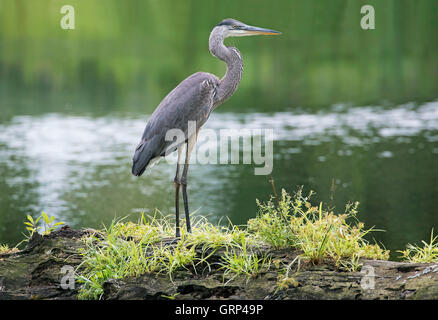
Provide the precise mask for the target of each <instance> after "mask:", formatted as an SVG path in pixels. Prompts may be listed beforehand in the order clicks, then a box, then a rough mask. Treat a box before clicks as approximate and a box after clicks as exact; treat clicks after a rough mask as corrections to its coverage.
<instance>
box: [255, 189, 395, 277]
mask: <svg viewBox="0 0 438 320" xmlns="http://www.w3.org/2000/svg"><path fill="white" fill-rule="evenodd" d="M311 196H312V192H311V193H309V195H308V196H303V194H302V189H301V188H300V189H299V190H298V191H297V192H296V194H295V196H294V197H293V198H292V197H291V196H290V195H289V194H288V193H287V192H286V191H285V190H282V193H281V198H280V199H277V203H274V201H273V198H271V200H269V201H268V202H267V203H260V202H258V206H259V213H258V216H257V218H255V219H251V220H249V221H248V229H249V231H250V232H252V233H254V234H255V235H256V237H258V238H260V239H261V240H262V241H263V242H267V243H269V244H270V245H272V246H273V247H274V248H287V247H293V248H296V249H298V250H299V251H301V252H302V253H301V257H302V258H303V259H306V260H308V261H310V262H311V263H313V264H316V263H319V262H321V261H323V260H325V259H331V260H333V261H334V262H335V265H336V266H337V267H340V268H345V269H347V270H349V271H354V270H357V269H358V268H359V266H360V264H359V258H368V259H382V260H386V259H388V258H389V251H387V250H384V249H382V248H380V247H379V246H378V245H377V244H374V245H372V244H369V243H368V242H367V241H366V240H365V239H364V236H365V235H366V234H368V233H369V232H371V231H375V230H374V229H373V228H371V229H364V224H363V223H361V222H358V223H357V224H356V225H350V224H349V223H347V219H350V218H352V219H356V214H357V207H358V203H354V204H347V206H346V209H345V212H344V213H343V214H339V215H336V214H335V213H333V212H332V211H331V209H328V210H323V206H322V203H320V204H319V206H313V205H312V204H311V203H310V198H311Z"/></svg>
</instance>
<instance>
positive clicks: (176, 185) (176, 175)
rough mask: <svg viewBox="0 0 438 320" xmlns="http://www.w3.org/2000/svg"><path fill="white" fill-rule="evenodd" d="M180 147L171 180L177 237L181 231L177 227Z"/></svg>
mask: <svg viewBox="0 0 438 320" xmlns="http://www.w3.org/2000/svg"><path fill="white" fill-rule="evenodd" d="M182 147H183V146H181V147H179V148H178V160H177V163H176V173H175V179H174V180H173V182H174V185H175V218H176V219H175V230H176V237H177V238H179V237H180V236H181V232H180V229H179V186H180V185H181V180H180V179H179V164H180V159H181V153H182Z"/></svg>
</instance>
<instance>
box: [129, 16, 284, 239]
mask: <svg viewBox="0 0 438 320" xmlns="http://www.w3.org/2000/svg"><path fill="white" fill-rule="evenodd" d="M262 34H265V35H277V34H280V32H278V31H274V30H269V29H264V28H258V27H253V26H249V25H246V24H244V23H242V22H240V21H237V20H234V19H225V20H223V21H222V22H220V23H219V24H218V25H216V26H215V27H214V28H213V30H212V32H211V34H210V39H209V48H210V52H211V54H212V55H213V56H215V57H217V58H219V59H220V60H222V61H224V62H225V63H226V64H227V72H226V73H225V76H224V77H223V78H222V79H219V78H218V77H216V76H215V75H213V74H210V73H206V72H197V73H195V74H192V75H191V76H189V77H188V78H186V79H185V80H183V81H182V82H181V83H180V84H179V85H178V86H177V87H176V88H175V89H173V90H172V91H171V92H170V93H169V94H168V95H167V96H166V97H165V98H164V99H163V101H161V103H160V104H159V105H158V107H157V108H156V109H155V111H154V112H153V114H152V115H151V117H150V119H149V121H148V123H147V124H146V128H145V130H144V133H143V136H142V138H141V141H140V143H139V145H138V146H137V148H136V149H135V154H134V157H133V164H132V174H133V175H135V176H141V175H142V174H143V172H144V171H145V170H146V168H148V167H150V166H152V165H153V164H154V163H155V162H156V161H157V160H159V159H160V158H161V157H163V156H165V155H167V154H169V151H170V152H173V151H176V150H178V161H177V165H176V174H175V179H174V184H175V214H176V237H177V238H178V237H180V227H179V188H180V185H182V194H183V200H184V211H185V215H186V225H187V231H188V232H191V227H190V217H189V207H188V202H187V171H188V169H189V160H190V153H191V151H192V149H193V146H194V145H195V142H196V136H197V134H198V132H199V129H200V128H201V126H202V125H203V124H204V123H205V122H206V121H207V119H208V117H209V116H210V113H211V112H212V111H213V110H214V109H215V108H216V107H217V106H219V105H220V104H222V103H223V102H225V101H226V100H227V99H228V98H229V97H230V96H231V95H232V94H233V93H234V92H235V91H236V89H237V86H238V85H239V82H240V79H241V77H242V70H243V63H242V56H241V54H240V52H239V50H237V49H236V48H234V47H226V46H225V45H224V39H225V38H227V37H243V36H252V35H262ZM189 121H195V123H196V130H194V131H195V132H194V133H190V132H189V130H188V122H189ZM170 129H179V130H181V131H182V132H184V134H185V141H183V142H182V143H181V144H179V145H177V147H176V148H174V147H175V146H174V145H172V141H166V139H165V137H166V132H168V130H170ZM189 135H190V136H189ZM184 144H185V145H186V148H185V150H186V155H185V162H184V169H183V172H182V176H181V178H180V174H179V171H180V158H181V153H182V149H183V145H184ZM171 145H172V150H169V147H170V146H171Z"/></svg>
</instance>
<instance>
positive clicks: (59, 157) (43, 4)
mask: <svg viewBox="0 0 438 320" xmlns="http://www.w3.org/2000/svg"><path fill="white" fill-rule="evenodd" d="M68 4H70V5H73V6H74V8H75V13H76V29H75V30H62V29H61V28H60V26H59V21H60V19H61V16H62V15H61V14H60V13H59V10H60V8H61V6H62V4H61V3H60V2H59V1H49V0H40V1H31V0H0V243H3V242H6V243H9V244H11V245H13V244H15V243H17V242H18V241H20V240H21V239H22V235H21V232H22V231H24V227H23V220H24V218H25V215H26V214H28V213H29V214H32V215H34V216H37V215H38V214H39V213H40V212H41V210H45V211H46V212H47V213H49V214H52V215H55V216H57V217H58V218H59V219H62V220H64V221H66V222H67V223H68V224H70V225H72V226H74V227H85V226H87V227H99V226H101V225H102V223H106V224H108V223H109V222H110V221H111V220H112V219H113V218H114V216H125V215H128V214H130V215H131V218H132V219H134V220H135V219H136V218H137V215H138V212H139V211H142V210H145V211H146V212H148V213H152V212H153V211H154V210H155V208H157V209H159V210H160V211H162V212H163V213H166V214H172V213H173V183H172V181H173V175H174V167H173V166H171V165H169V164H167V163H165V162H164V163H160V164H159V165H157V166H156V167H154V168H153V170H152V171H151V172H150V173H149V174H148V175H147V176H144V177H142V178H140V179H136V178H134V177H132V176H131V174H130V165H131V157H132V152H133V149H134V148H135V145H136V144H137V142H138V139H139V137H140V136H141V133H142V131H143V128H144V125H145V124H146V120H147V118H148V116H149V115H150V113H151V112H152V111H153V110H154V108H155V107H156V106H157V105H158V103H159V102H160V100H161V99H162V98H163V97H164V96H165V95H166V94H167V93H168V92H169V91H170V90H171V89H173V88H174V87H175V86H176V85H177V84H178V83H179V82H180V81H181V80H182V79H184V78H185V77H186V76H188V75H190V74H191V73H194V72H196V71H207V72H211V73H215V74H217V75H218V76H221V75H223V74H224V72H225V66H224V64H223V63H222V62H220V61H218V60H217V59H215V58H214V57H212V56H211V54H210V53H209V52H208V36H209V33H210V31H211V29H212V27H213V26H214V25H215V24H217V23H218V22H219V21H220V20H222V19H223V18H226V17H233V18H236V19H239V20H241V21H244V22H246V23H248V24H252V25H257V26H261V27H267V28H272V29H275V30H280V31H282V35H281V36H277V37H249V38H234V39H227V44H229V45H233V46H236V47H238V48H239V50H240V51H241V53H242V56H243V59H244V73H243V79H242V82H241V85H240V86H239V90H238V91H237V92H236V93H235V95H234V96H233V97H232V98H231V99H230V100H229V101H228V102H227V103H225V104H224V105H223V106H221V107H220V108H219V109H217V110H216V111H215V113H214V114H213V115H212V117H211V118H210V120H209V121H208V122H207V124H206V128H211V129H214V130H220V129H221V128H233V129H242V128H262V129H263V128H273V129H274V139H275V140H274V166H273V168H274V169H273V172H272V176H273V178H274V180H275V183H276V186H277V187H278V188H281V187H284V188H286V189H287V190H288V191H291V192H292V191H293V190H295V189H296V187H297V186H298V185H304V186H305V190H309V189H313V190H315V191H316V192H317V194H316V196H315V201H326V202H329V201H330V186H331V183H332V179H334V181H335V186H336V189H335V194H334V204H335V205H336V208H337V209H338V211H343V208H344V205H345V203H346V202H348V201H356V200H357V201H360V203H361V205H360V213H359V219H360V220H362V221H364V222H365V224H366V225H367V226H369V227H371V226H376V228H380V229H385V230H386V232H379V233H375V234H374V235H373V236H374V238H375V239H376V240H377V241H381V242H383V243H384V244H385V246H386V247H387V248H389V249H392V250H397V249H402V248H403V247H404V246H405V244H406V243H407V242H419V241H420V240H422V239H428V236H429V235H430V231H431V229H432V227H435V229H436V227H438V215H437V210H436V208H437V205H438V197H437V194H438V169H437V160H438V102H436V101H437V99H438V81H437V79H438V59H437V56H438V42H437V41H436V39H437V35H438V19H437V18H438V2H437V1H435V0H420V1H401V0H398V1H390V0H388V1H354V0H350V1H346V0H336V1H330V2H328V1H327V2H322V1H290V0H287V1H286V0H284V1H275V2H273V1H271V2H267V1H154V0H151V1H140V0H138V1H137V0H136V1H134V0H129V1H123V2H122V1H116V0H112V1H110V0H107V1H97V0H76V1H75V0H72V1H69V3H68ZM364 4H372V5H373V6H374V7H375V12H376V29H375V30H369V31H364V30H362V29H361V28H360V19H361V14H360V8H361V6H362V5H364ZM268 180H269V177H267V176H256V175H254V166H253V165H243V164H240V165H193V166H192V167H191V169H190V173H189V187H188V189H189V201H190V207H191V209H192V210H195V209H199V210H198V214H204V215H208V216H209V218H210V219H211V220H212V221H219V220H220V219H221V217H229V218H230V219H231V220H232V221H233V222H234V223H237V224H242V223H245V222H246V221H247V219H248V218H251V217H254V216H255V214H256V205H255V198H259V199H262V200H266V199H267V198H268V197H269V194H270V193H271V192H272V188H271V186H270V184H269V183H268Z"/></svg>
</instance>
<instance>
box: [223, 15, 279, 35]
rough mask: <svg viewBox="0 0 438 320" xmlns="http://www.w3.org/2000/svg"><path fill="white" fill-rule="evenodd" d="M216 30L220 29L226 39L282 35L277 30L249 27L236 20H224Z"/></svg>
mask: <svg viewBox="0 0 438 320" xmlns="http://www.w3.org/2000/svg"><path fill="white" fill-rule="evenodd" d="M216 28H218V31H219V30H220V31H221V33H222V34H223V37H224V38H227V37H245V36H255V35H279V34H281V32H278V31H275V30H270V29H265V28H259V27H254V26H249V25H247V24H244V23H243V22H240V21H238V20H235V19H225V20H222V21H221V22H220V23H219V24H218V25H216V26H215V29H216Z"/></svg>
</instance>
